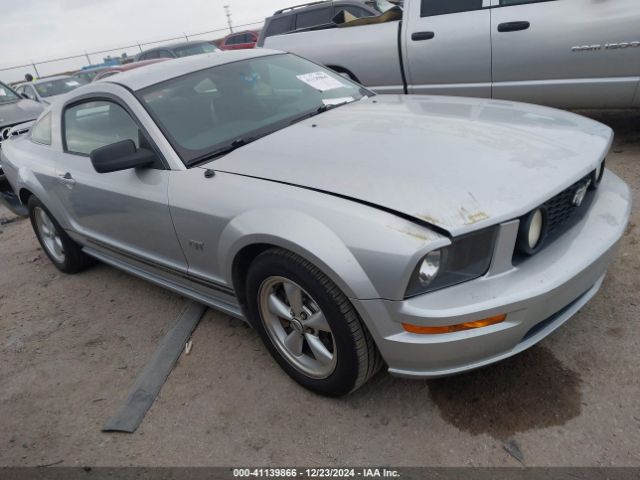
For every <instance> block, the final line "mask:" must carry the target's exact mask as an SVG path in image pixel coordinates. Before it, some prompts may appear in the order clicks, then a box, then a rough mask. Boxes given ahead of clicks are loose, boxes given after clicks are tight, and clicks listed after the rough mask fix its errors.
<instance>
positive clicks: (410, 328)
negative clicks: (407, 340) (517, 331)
mask: <svg viewBox="0 0 640 480" xmlns="http://www.w3.org/2000/svg"><path fill="white" fill-rule="evenodd" d="M506 319H507V315H506V314H503V315H496V316H494V317H489V318H483V319H482V320H475V321H473V322H465V323H458V324H456V325H446V326H443V327H423V326H420V325H412V324H410V323H403V324H402V328H404V330H405V331H406V332H409V333H417V334H420V335H439V334H443V333H453V332H461V331H463V330H473V329H476V328H482V327H488V326H490V325H496V324H498V323H502V322H504V321H505V320H506Z"/></svg>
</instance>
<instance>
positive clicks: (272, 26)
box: [264, 15, 293, 38]
mask: <svg viewBox="0 0 640 480" xmlns="http://www.w3.org/2000/svg"><path fill="white" fill-rule="evenodd" d="M292 20H293V15H285V16H284V17H279V18H274V19H272V20H271V21H270V22H269V26H268V27H267V32H266V33H265V35H264V36H265V38H266V37H272V36H273V35H280V34H283V33H287V32H290V31H291V23H292Z"/></svg>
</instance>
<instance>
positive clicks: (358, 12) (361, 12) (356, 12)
mask: <svg viewBox="0 0 640 480" xmlns="http://www.w3.org/2000/svg"><path fill="white" fill-rule="evenodd" d="M341 10H346V11H347V12H349V13H350V14H351V15H353V16H354V17H356V18H363V17H372V16H373V14H372V13H369V12H368V11H367V10H365V9H364V8H360V7H354V6H351V5H346V6H344V7H336V12H340V11H341Z"/></svg>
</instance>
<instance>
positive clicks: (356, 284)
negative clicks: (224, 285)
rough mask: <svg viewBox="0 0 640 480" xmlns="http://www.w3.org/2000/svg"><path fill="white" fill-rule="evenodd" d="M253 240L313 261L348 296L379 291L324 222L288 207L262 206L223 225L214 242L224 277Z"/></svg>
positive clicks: (374, 294) (366, 295)
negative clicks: (216, 243)
mask: <svg viewBox="0 0 640 480" xmlns="http://www.w3.org/2000/svg"><path fill="white" fill-rule="evenodd" d="M255 244H270V245H274V246H277V247H281V248H284V249H287V250H290V251H292V252H294V253H296V254H297V255H300V256H301V257H303V258H305V259H306V260H308V261H310V262H311V263H313V264H314V265H315V266H316V267H318V268H319V269H320V270H322V271H323V272H324V274H325V275H327V276H328V277H329V278H330V279H331V280H332V281H333V282H334V283H335V284H336V285H337V286H338V287H339V288H340V289H341V290H342V291H343V292H344V294H345V295H347V296H348V297H351V298H378V297H379V296H380V295H379V294H378V292H377V291H376V289H375V287H374V286H373V284H372V282H371V280H370V279H369V278H368V276H367V274H366V273H365V271H364V269H363V268H362V266H361V265H360V263H359V262H358V261H357V259H356V258H355V257H354V255H353V254H352V253H351V251H350V250H349V249H348V248H347V246H346V245H345V244H344V243H343V242H342V240H341V239H340V238H339V237H338V236H337V235H336V234H335V233H334V232H333V231H332V230H331V229H330V228H328V227H327V226H326V225H325V224H323V223H322V222H320V221H319V220H317V219H316V218H313V217H311V216H309V215H307V214H304V213H301V212H299V211H296V210H290V209H277V208H266V209H257V210H251V211H248V212H245V213H243V214H241V215H239V216H237V217H236V218H234V219H233V220H232V221H231V222H229V224H228V225H227V226H226V228H225V229H224V231H223V232H222V235H221V237H220V242H219V244H218V258H219V259H220V265H221V266H222V267H223V271H224V275H225V278H228V279H231V278H232V270H233V262H234V259H235V258H236V256H237V255H238V252H240V251H241V250H242V249H243V248H245V247H247V246H250V245H255Z"/></svg>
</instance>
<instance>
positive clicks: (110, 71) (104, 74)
mask: <svg viewBox="0 0 640 480" xmlns="http://www.w3.org/2000/svg"><path fill="white" fill-rule="evenodd" d="M167 60H169V59H168V58H156V59H155V60H141V61H139V62H133V63H127V64H124V65H118V66H117V67H109V68H106V69H104V70H102V71H101V72H100V73H99V74H98V75H96V76H95V78H94V79H93V81H94V82H97V81H98V80H103V79H105V78H109V77H112V76H114V75H117V74H119V73H122V72H128V71H129V70H135V69H136V68H140V67H145V66H147V65H153V64H154V63H158V62H166V61H167Z"/></svg>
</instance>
